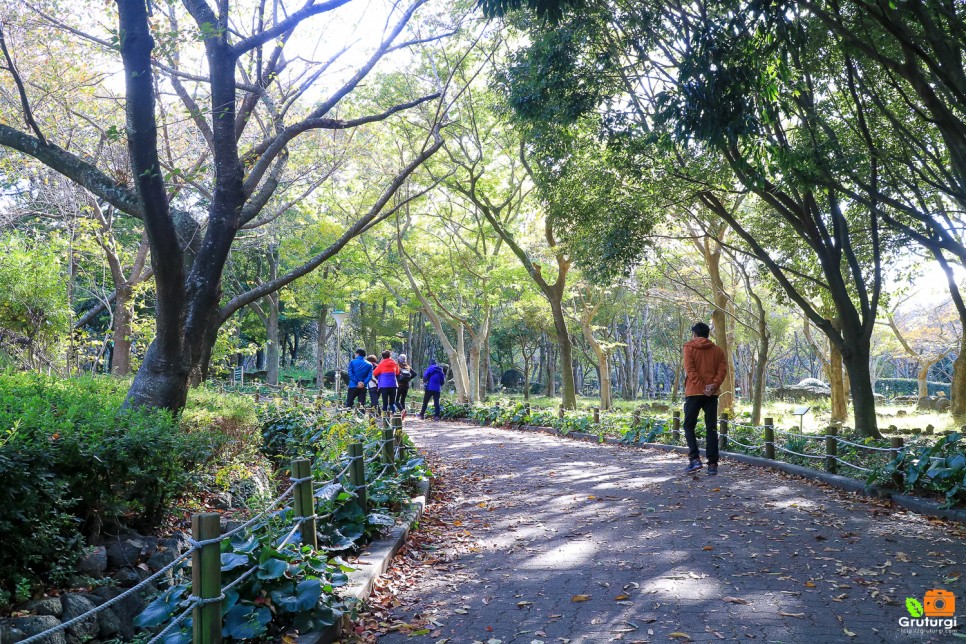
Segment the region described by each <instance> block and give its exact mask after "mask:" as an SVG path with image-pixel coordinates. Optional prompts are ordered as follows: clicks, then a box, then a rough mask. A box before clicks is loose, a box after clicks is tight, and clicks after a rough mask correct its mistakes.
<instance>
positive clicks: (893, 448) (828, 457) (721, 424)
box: [595, 408, 942, 474]
mask: <svg viewBox="0 0 966 644" xmlns="http://www.w3.org/2000/svg"><path fill="white" fill-rule="evenodd" d="M595 418H599V417H598V416H597V415H596V414H595ZM764 420H765V422H764V424H762V425H754V424H751V423H742V422H738V421H734V420H731V419H730V418H729V417H728V415H727V414H721V416H720V418H719V419H718V427H717V432H718V445H719V448H720V449H721V450H722V451H725V450H727V449H728V447H729V446H730V445H731V444H734V445H735V446H738V447H740V448H742V449H743V450H746V451H748V452H750V453H754V454H756V455H759V456H762V457H764V458H766V459H769V460H784V459H780V458H779V456H780V455H782V454H785V455H788V456H789V457H794V458H799V459H803V460H804V461H806V463H807V464H809V463H811V462H813V461H824V462H825V464H824V469H825V470H827V471H829V472H831V473H836V472H837V471H838V466H839V465H842V466H845V467H847V468H851V469H852V470H855V471H857V472H861V473H863V474H869V473H871V472H873V471H874V467H870V466H869V465H870V463H869V462H866V461H865V460H864V459H863V461H862V462H861V463H855V462H852V461H849V460H847V459H846V458H843V456H844V455H842V454H840V453H839V449H840V447H844V448H851V449H852V450H855V452H857V453H858V454H860V455H867V456H885V457H887V458H888V460H892V459H893V458H895V457H897V456H899V455H900V454H903V453H905V449H906V448H905V445H904V441H903V439H902V438H901V437H893V438H892V439H891V442H892V444H891V445H890V446H889V447H880V446H877V445H865V444H862V443H858V442H855V441H850V440H847V439H845V438H842V437H840V436H839V435H838V427H836V426H830V427H828V428H826V430H825V432H824V433H821V434H803V433H800V432H795V431H786V430H783V429H779V428H777V427H776V426H775V424H774V421H773V419H771V418H765V419H764ZM668 425H670V431H668ZM655 429H657V431H656V432H655V431H654V430H655ZM734 430H740V433H739V434H738V437H736V436H735V435H734ZM681 433H682V432H681V412H680V411H672V413H671V419H670V423H668V419H667V418H666V417H665V418H659V417H654V416H645V415H644V414H643V413H642V410H641V409H639V408H638V409H635V410H634V414H633V419H632V422H631V428H630V429H629V430H628V431H627V432H625V434H624V437H623V438H622V439H621V442H624V443H643V442H646V440H656V437H657V436H665V437H667V438H669V439H670V441H669V442H670V443H671V444H680V443H681V442H682V440H681ZM749 434H750V435H751V436H750V437H748V435H749ZM665 442H668V441H665ZM822 442H824V449H822V450H821V451H820V452H819V451H817V450H816V451H815V452H812V451H811V449H810V448H809V445H815V444H816V443H822ZM802 448H805V449H802ZM934 458H935V457H934ZM938 460H942V459H941V458H939V459H938ZM884 464H885V463H883V465H884Z"/></svg>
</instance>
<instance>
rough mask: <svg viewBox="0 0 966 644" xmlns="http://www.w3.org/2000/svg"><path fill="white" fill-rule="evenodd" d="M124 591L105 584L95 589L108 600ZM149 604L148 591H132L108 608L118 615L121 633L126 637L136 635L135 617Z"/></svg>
mask: <svg viewBox="0 0 966 644" xmlns="http://www.w3.org/2000/svg"><path fill="white" fill-rule="evenodd" d="M122 592H123V591H122V590H121V589H119V588H113V587H110V586H105V587H103V588H98V589H97V590H95V591H94V594H95V595H97V596H98V597H102V598H104V600H108V599H114V598H115V597H117V596H118V595H120V594H121V593H122ZM147 605H148V599H147V593H144V594H142V593H132V594H130V595H128V596H127V597H125V598H124V599H122V600H121V601H119V602H117V603H116V604H113V605H112V606H111V607H110V608H109V609H108V610H111V611H113V612H114V614H115V615H116V616H117V618H118V623H119V628H120V633H121V636H122V637H123V638H124V639H131V638H132V637H134V618H135V617H137V616H138V615H140V614H141V611H143V610H144V609H145V607H146V606H147Z"/></svg>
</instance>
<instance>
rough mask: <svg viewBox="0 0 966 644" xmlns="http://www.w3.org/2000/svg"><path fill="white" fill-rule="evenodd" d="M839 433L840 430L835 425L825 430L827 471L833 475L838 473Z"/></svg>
mask: <svg viewBox="0 0 966 644" xmlns="http://www.w3.org/2000/svg"><path fill="white" fill-rule="evenodd" d="M838 433H839V428H838V427H836V426H835V425H829V426H828V428H827V429H826V430H825V469H826V471H828V472H831V473H832V474H835V472H837V471H838V465H839V463H838V461H837V460H835V457H836V456H838V449H839V442H838V440H836V438H835V437H836V436H837V435H838Z"/></svg>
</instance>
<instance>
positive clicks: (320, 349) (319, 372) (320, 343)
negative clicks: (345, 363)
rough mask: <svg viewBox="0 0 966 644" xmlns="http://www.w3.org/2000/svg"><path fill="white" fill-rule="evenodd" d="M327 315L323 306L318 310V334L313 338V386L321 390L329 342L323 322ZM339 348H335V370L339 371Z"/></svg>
mask: <svg viewBox="0 0 966 644" xmlns="http://www.w3.org/2000/svg"><path fill="white" fill-rule="evenodd" d="M328 315H329V307H328V306H327V305H325V304H323V305H322V308H321V309H319V322H318V323H319V332H318V333H317V334H316V336H315V386H316V387H318V388H319V389H322V381H323V380H324V379H325V345H326V344H327V343H328V341H329V326H328V325H327V324H326V322H325V320H326V318H327V317H328ZM341 350H342V348H341V347H336V348H335V368H336V371H338V370H339V362H340V360H339V351H341Z"/></svg>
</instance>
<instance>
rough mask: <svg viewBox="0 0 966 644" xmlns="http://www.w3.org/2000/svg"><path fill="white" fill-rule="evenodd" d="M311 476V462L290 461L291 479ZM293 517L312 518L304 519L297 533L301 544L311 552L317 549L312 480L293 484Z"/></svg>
mask: <svg viewBox="0 0 966 644" xmlns="http://www.w3.org/2000/svg"><path fill="white" fill-rule="evenodd" d="M311 476H312V461H310V460H309V459H307V458H297V459H295V460H293V461H292V478H296V479H304V478H306V477H311ZM292 498H293V499H294V500H295V516H297V517H313V518H311V519H305V521H303V522H302V527H301V528H300V529H299V532H300V533H301V534H302V543H303V544H305V545H307V546H312V549H313V550H316V549H318V547H319V539H318V534H317V533H316V528H315V518H314V516H313V515H315V496H314V494H313V493H312V480H311V479H310V480H308V481H303V482H301V483H296V484H295V494H294V495H293V497H292Z"/></svg>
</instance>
